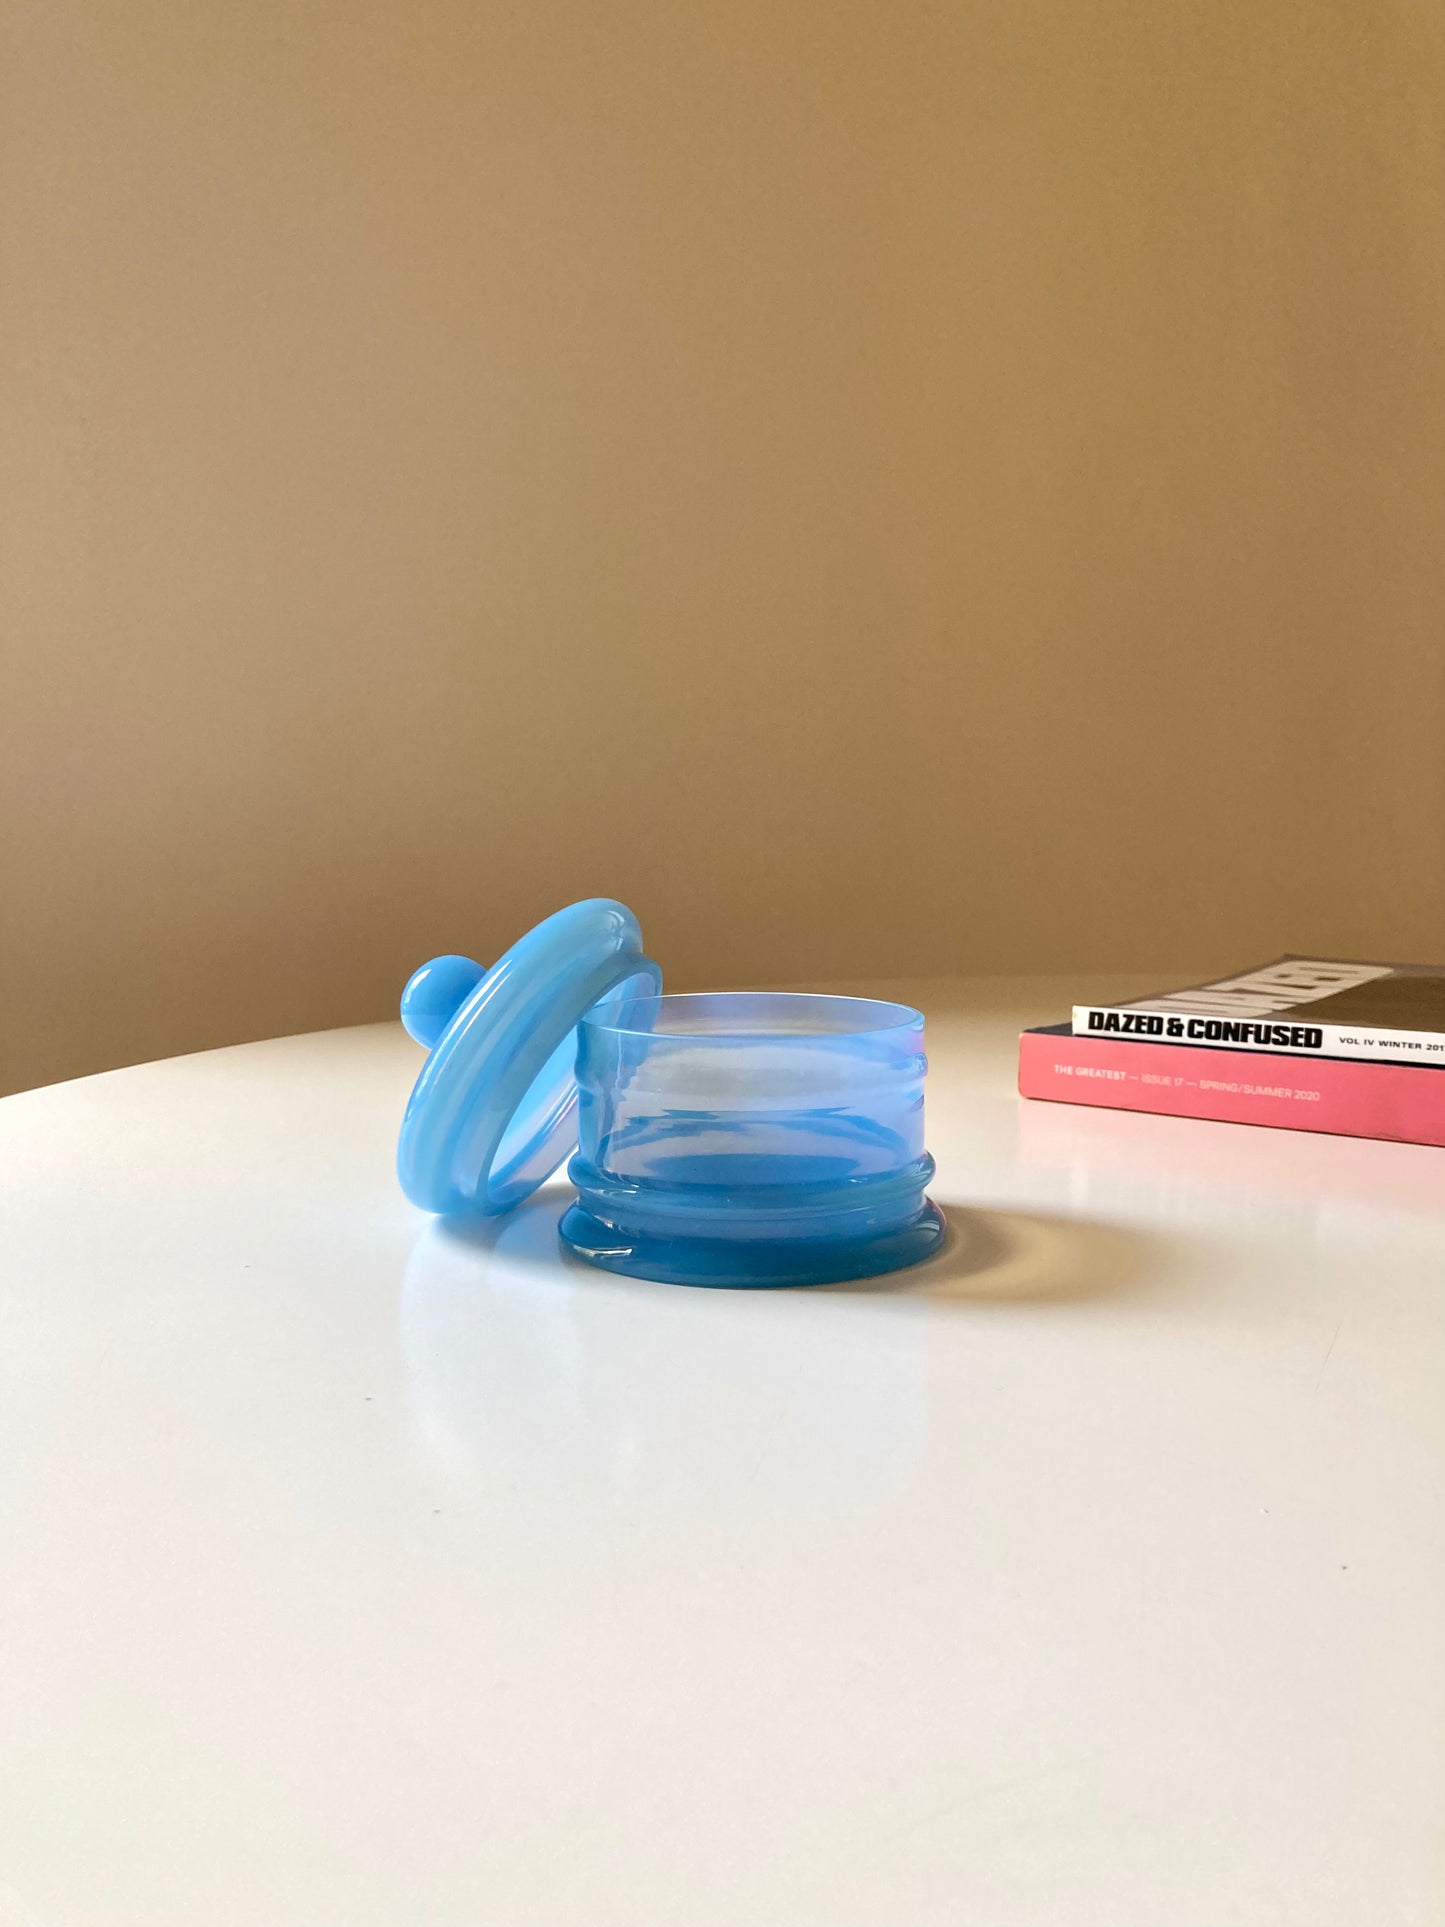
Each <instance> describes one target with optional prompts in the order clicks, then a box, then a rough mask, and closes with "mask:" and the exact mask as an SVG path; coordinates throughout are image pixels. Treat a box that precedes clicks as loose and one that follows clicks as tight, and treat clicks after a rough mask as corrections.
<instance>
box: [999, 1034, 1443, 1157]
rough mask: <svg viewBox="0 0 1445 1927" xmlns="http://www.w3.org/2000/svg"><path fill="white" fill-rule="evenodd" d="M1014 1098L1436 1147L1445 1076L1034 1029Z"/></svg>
mask: <svg viewBox="0 0 1445 1927" xmlns="http://www.w3.org/2000/svg"><path fill="white" fill-rule="evenodd" d="M1019 1091H1020V1094H1021V1095H1022V1096H1024V1097H1032V1098H1045V1099H1048V1100H1051V1101H1053V1102H1055V1103H1062V1104H1090V1105H1098V1106H1102V1107H1103V1108H1105V1109H1108V1110H1122V1111H1149V1112H1153V1113H1154V1114H1156V1115H1158V1116H1163V1117H1192V1118H1204V1119H1209V1120H1212V1121H1214V1122H1216V1123H1221V1124H1264V1125H1270V1126H1273V1127H1275V1128H1278V1129H1283V1130H1288V1131H1324V1132H1329V1133H1333V1134H1335V1135H1338V1136H1342V1137H1370V1138H1389V1139H1395V1140H1397V1141H1399V1142H1402V1143H1407V1144H1433V1145H1440V1146H1445V1074H1442V1072H1441V1071H1439V1070H1437V1069H1436V1068H1434V1067H1432V1066H1429V1065H1420V1064H1391V1063H1369V1062H1362V1061H1359V1060H1350V1059H1342V1058H1313V1059H1310V1058H1303V1057H1300V1056H1289V1055H1286V1054H1284V1053H1282V1052H1272V1051H1240V1050H1236V1051H1229V1052H1225V1051H1219V1050H1213V1049H1209V1048H1201V1047H1200V1046H1198V1045H1195V1044H1174V1043H1150V1042H1148V1041H1147V1040H1135V1039H1132V1038H1114V1037H1090V1036H1078V1035H1074V1034H1070V1033H1069V1032H1067V1031H1059V1030H1035V1031H1025V1032H1024V1033H1023V1035H1022V1037H1021V1038H1020V1039H1019Z"/></svg>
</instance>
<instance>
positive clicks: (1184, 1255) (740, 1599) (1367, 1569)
mask: <svg viewBox="0 0 1445 1927" xmlns="http://www.w3.org/2000/svg"><path fill="white" fill-rule="evenodd" d="M857 988H862V987H861V986H859V987H857ZM871 988H873V989H875V990H877V991H878V992H879V993H880V994H897V993H899V992H900V991H902V992H903V994H911V995H912V996H913V998H914V999H915V1000H917V1001H919V1002H921V1003H922V1004H923V1006H924V1008H925V1009H926V1010H927V1012H928V1015H929V1047H930V1056H931V1061H932V1066H933V1069H932V1075H931V1077H930V1080H929V1122H930V1130H929V1138H930V1143H931V1146H932V1149H933V1152H934V1154H935V1156H936V1157H937V1159H938V1182H937V1185H936V1187H935V1195H936V1196H937V1197H938V1199H939V1200H940V1202H942V1203H944V1204H945V1205H946V1206H947V1207H948V1210H949V1213H950V1217H951V1220H952V1224H953V1231H954V1236H953V1239H952V1242H951V1244H950V1247H949V1249H948V1251H947V1252H946V1254H945V1255H944V1256H943V1257H942V1258H941V1259H940V1260H938V1261H937V1262H936V1263H934V1264H933V1265H932V1266H931V1267H929V1268H927V1269H926V1270H924V1271H922V1272H918V1273H914V1274H909V1275H905V1276H902V1277H898V1278H893V1279H888V1280H884V1281H882V1282H881V1283H880V1284H879V1285H878V1286H877V1287H874V1288H857V1287H854V1288H851V1289H843V1290H838V1289H821V1290H813V1291H806V1292H775V1293H730V1292H708V1291H694V1290H687V1289H680V1288H676V1287H670V1286H663V1285H648V1284H639V1283H635V1282H629V1281H628V1280H625V1279H622V1278H617V1277H612V1276H609V1275H607V1274H605V1273H600V1272H593V1271H589V1270H586V1269H584V1268H581V1267H579V1266H576V1265H573V1264H564V1263H563V1261H562V1260H561V1258H560V1257H559V1255H558V1251H557V1246H556V1234H555V1223H556V1217H557V1213H558V1210H559V1207H560V1205H561V1203H562V1202H563V1200H564V1199H565V1197H566V1195H567V1192H566V1187H565V1185H561V1184H558V1185H554V1186H553V1187H550V1188H549V1190H548V1191H547V1193H545V1194H544V1195H543V1196H542V1197H541V1198H540V1199H539V1200H538V1201H536V1202H535V1203H534V1204H533V1205H531V1206H530V1207H527V1208H525V1209H524V1210H523V1211H522V1212H520V1213H519V1214H518V1215H517V1216H515V1217H514V1218H512V1219H510V1220H508V1221H506V1222H504V1223H503V1224H502V1225H501V1226H500V1227H498V1226H493V1227H492V1228H490V1229H486V1230H482V1231H479V1232H476V1233H474V1234H472V1235H459V1234H457V1233H454V1232H449V1231H447V1230H445V1229H444V1228H442V1227H440V1226H438V1225H434V1224H431V1223H429V1222H427V1221H426V1220H424V1219H423V1218H422V1217H420V1216H419V1215H418V1214H417V1213H416V1212H414V1211H413V1210H412V1209H411V1208H410V1207H409V1206H408V1205H407V1204H406V1203H405V1201H404V1200H403V1199H402V1197H401V1196H400V1194H399V1192H398V1190H397V1188H396V1186H395V1183H394V1181H393V1176H392V1166H391V1159H392V1146H393V1140H394V1135H395V1128H396V1123H397V1119H398V1116H399V1113H400V1109H401V1106H402V1103H403V1101H404V1099H405V1096H406V1093H407V1090H408V1088H409V1085H410V1082H411V1078H412V1076H413V1074H414V1072H415V1070H416V1067H417V1062H418V1058H417V1053H416V1050H415V1047H414V1046H413V1045H411V1044H410V1043H409V1042H408V1040H407V1039H406V1038H405V1037H404V1036H403V1035H402V1033H401V1032H400V1030H399V1029H396V1028H392V1027H389V1026H388V1027H377V1028H374V1029H366V1030H352V1031H338V1032H331V1033H326V1034H322V1035H319V1036H313V1037H301V1038H292V1039H287V1040H283V1041H279V1042H275V1043H267V1044H258V1045H251V1046H246V1047H243V1048H239V1049H235V1050H228V1051H217V1052H213V1053H209V1054H207V1055H204V1056H199V1057H192V1058H185V1059H177V1060H175V1061H172V1062H169V1063H163V1064H153V1065H147V1066H144V1067H142V1068H140V1069H136V1070H129V1071H120V1072H115V1073H112V1074H110V1075H107V1076H103V1077H97V1078H90V1079H86V1080H83V1081H81V1082H78V1083H74V1084H69V1085H62V1086H57V1087H54V1088H52V1089H48V1090H42V1091H36V1092H31V1093H27V1094H25V1095H23V1096H19V1097H14V1098H9V1099H6V1100H5V1101H4V1102H3V1103H0V1172H3V1204H0V1210H3V1226H0V1236H3V1282H0V1374H3V1400H0V1441H3V1455H0V1521H3V1533H0V1923H3V1927H102V1924H103V1927H112V1924H114V1927H121V1923H125V1927H141V1924H144V1927H232V1924H234V1927H292V1923H296V1924H297V1927H300V1924H301V1923H305V1927H332V1924H333V1923H334V1924H335V1927H372V1923H375V1924H376V1927H382V1924H383V1923H384V1924H385V1927H396V1923H398V1922H416V1923H426V1924H427V1927H452V1924H453V1923H455V1927H480V1924H482V1923H485V1927H674V1924H675V1927H743V1924H744V1923H747V1924H748V1927H1225V1923H1230V1924H1231V1927H1238V1924H1239V1923H1258V1924H1259V1927H1295V1924H1296V1923H1297V1924H1298V1927H1346V1923H1348V1924H1349V1927H1356V1924H1357V1923H1358V1924H1360V1927H1365V1923H1368V1924H1369V1927H1384V1924H1385V1923H1390V1927H1401V1924H1402V1923H1414V1922H1419V1923H1425V1924H1427V1927H1439V1923H1440V1922H1441V1921H1442V1920H1445V1535H1442V1523H1445V1499H1442V1468H1445V1399H1442V1397H1441V1389H1442V1363H1445V1210H1442V1202H1445V1183H1442V1179H1445V1154H1442V1153H1441V1152H1438V1151H1431V1150H1425V1149H1420V1148H1416V1147H1413V1146H1408V1145H1385V1144H1371V1143H1356V1142H1351V1141H1347V1140H1344V1139H1338V1138H1318V1137H1310V1136H1305V1135H1296V1134H1288V1133H1283V1132H1263V1131H1251V1130H1247V1129H1241V1128H1236V1127H1232V1126H1225V1125H1212V1124H1195V1123H1189V1122H1180V1121H1177V1120H1170V1119H1155V1118H1147V1117H1141V1116H1132V1115H1128V1114H1123V1113H1110V1112H1104V1111H1088V1110H1080V1109H1073V1108H1069V1107H1064V1106H1053V1105H1043V1104H1026V1103H1021V1102H1020V1101H1019V1100H1018V1099H1017V1098H1016V1097H1015V1095H1014V1093H1013V1066H1014V1039H1015V1035H1016V1032H1017V1030H1018V1027H1019V1025H1020V1024H1021V1023H1024V1022H1047V1021H1052V1020H1054V1019H1055V1018H1056V1017H1057V1016H1059V1015H1060V1014H1061V1013H1062V1012H1063V1011H1064V1010H1065V1009H1066V1007H1067V1003H1068V1001H1069V999H1070V998H1071V997H1072V995H1073V994H1074V993H1075V992H1076V991H1079V989H1080V986H1079V983H1078V981H1077V980H1072V981H1071V982H1070V983H1068V984H1063V983H1058V984H1049V983H1046V982H1042V981H1039V980H1033V981H1031V982H1019V983H1015V984H1013V985H1006V984H1000V983H974V984H967V983H931V984H921V985H919V984H915V985H905V986H899V985H878V986H872V987H871ZM1137 988H1138V984H1137V982H1129V981H1126V980H1123V979H1118V980H1108V981H1103V980H1099V981H1096V982H1095V983H1094V984H1093V985H1091V986H1086V987H1085V992H1084V994H1088V995H1097V996H1105V995H1109V994H1120V995H1122V994H1126V993H1129V992H1132V991H1135V990H1137Z"/></svg>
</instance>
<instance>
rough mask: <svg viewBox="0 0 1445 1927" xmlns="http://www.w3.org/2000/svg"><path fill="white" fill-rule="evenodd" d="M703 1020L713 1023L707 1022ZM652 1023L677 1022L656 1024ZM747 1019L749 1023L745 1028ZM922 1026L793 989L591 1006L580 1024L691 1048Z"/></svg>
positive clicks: (887, 1011)
mask: <svg viewBox="0 0 1445 1927" xmlns="http://www.w3.org/2000/svg"><path fill="white" fill-rule="evenodd" d="M710 1015H715V1016H716V1019H717V1021H715V1022H708V1021H707V1018H708V1017H709V1016H710ZM660 1016H665V1017H668V1018H673V1019H676V1020H677V1022H676V1023H675V1024H673V1023H664V1024H659V1022H658V1021H657V1020H658V1018H659V1017H660ZM749 1017H750V1018H751V1020H752V1021H746V1020H747V1019H748V1018H749ZM765 1018H771V1019H772V1021H764V1019H765ZM789 1019H791V1020H792V1021H789ZM809 1019H811V1021H809ZM922 1022H923V1013H922V1012H921V1011H919V1010H915V1009H914V1008H913V1007H912V1005H910V1004H896V1003H890V1002H887V1001H886V1000H884V999H881V998H877V997H844V996H837V995H830V994H827V993H824V992H813V991H799V990H702V991H683V992H674V993H672V994H670V995H664V996H657V997H630V998H628V999H627V1000H626V1001H625V1002H624V1001H619V1002H614V1003H606V1002H604V1003H600V1004H596V1005H594V1006H593V1008H592V1009H591V1010H589V1011H588V1012H587V1014H586V1015H585V1016H584V1017H583V1018H582V1020H581V1025H582V1027H583V1028H585V1029H587V1030H591V1031H604V1032H606V1031H610V1032H612V1033H614V1034H615V1035H618V1036H624V1037H654V1038H657V1039H659V1040H666V1041H669V1042H670V1041H674V1040H675V1041H677V1042H678V1043H686V1044H688V1045H696V1044H737V1043H761V1042H777V1041H779V1040H780V1039H791V1040H795V1041H796V1040H803V1041H808V1040H811V1039H814V1038H817V1039H825V1038H826V1039H838V1038H845V1037H866V1036H879V1035H882V1034H885V1033H887V1032H889V1031H898V1030H910V1029H913V1028H915V1027H916V1026H918V1025H920V1024H922Z"/></svg>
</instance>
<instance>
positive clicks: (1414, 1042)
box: [1073, 1004, 1445, 1068]
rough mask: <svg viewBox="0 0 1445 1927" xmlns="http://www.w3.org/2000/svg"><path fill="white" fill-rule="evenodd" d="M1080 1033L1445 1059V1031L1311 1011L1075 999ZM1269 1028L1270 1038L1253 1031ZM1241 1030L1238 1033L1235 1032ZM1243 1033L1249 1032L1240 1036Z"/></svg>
mask: <svg viewBox="0 0 1445 1927" xmlns="http://www.w3.org/2000/svg"><path fill="white" fill-rule="evenodd" d="M1073 1028H1074V1033H1075V1035H1076V1036H1080V1037H1089V1038H1091V1039H1093V1040H1095V1041H1105V1040H1107V1041H1113V1040H1114V1039H1115V1038H1117V1039H1118V1040H1119V1041H1120V1042H1122V1043H1127V1044H1129V1045H1131V1046H1132V1045H1133V1044H1136V1043H1150V1042H1154V1043H1160V1044H1163V1043H1171V1042H1172V1043H1179V1044H1182V1045H1185V1046H1193V1045H1199V1044H1207V1045H1208V1046H1209V1047H1210V1048H1211V1049H1214V1050H1233V1051H1245V1052H1251V1053H1253V1054H1255V1055H1260V1054H1263V1055H1266V1056H1270V1057H1274V1056H1277V1055H1278V1056H1286V1055H1287V1056H1290V1057H1302V1058H1313V1059H1326V1058H1341V1057H1345V1058H1351V1059H1354V1060H1355V1061H1357V1062H1360V1063H1370V1064H1398V1065H1404V1066H1407V1067H1412V1068H1413V1067H1415V1066H1419V1065H1441V1064H1445V1032H1440V1031H1431V1030H1386V1029H1383V1028H1381V1027H1379V1026H1370V1025H1354V1026H1349V1025H1339V1024H1312V1023H1311V1022H1310V1021H1309V1017H1308V1014H1307V1013H1304V1012H1301V1011H1299V1010H1295V1011H1293V1012H1291V1013H1289V1014H1288V1015H1282V1014H1280V1013H1279V1012H1276V1013H1274V1014H1273V1015H1272V1016H1264V1017H1251V1018H1220V1017H1217V1016H1211V1015H1208V1014H1207V1013H1205V1012H1203V1011H1199V1012H1189V1011H1180V1010H1158V1009H1152V1008H1150V1007H1149V1006H1148V1005H1145V1004H1133V1005H1131V1004H1075V1005H1074V1010H1073ZM1258 1029H1267V1030H1268V1032H1269V1033H1270V1041H1269V1044H1268V1046H1267V1048H1265V1049H1264V1050H1263V1052H1261V1042H1260V1040H1258V1039H1257V1038H1256V1037H1253V1036H1250V1035H1249V1034H1248V1033H1249V1032H1251V1031H1253V1030H1258ZM1231 1033H1235V1034H1231ZM1239 1033H1245V1034H1243V1035H1240V1034H1239Z"/></svg>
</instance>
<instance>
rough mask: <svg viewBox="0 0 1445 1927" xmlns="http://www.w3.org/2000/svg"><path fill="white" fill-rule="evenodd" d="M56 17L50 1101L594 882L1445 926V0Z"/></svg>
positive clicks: (42, 929) (46, 1002)
mask: <svg viewBox="0 0 1445 1927" xmlns="http://www.w3.org/2000/svg"><path fill="white" fill-rule="evenodd" d="M6 20H7V25H6V40H7V44H6V50H5V53H4V58H3V70H4V90H5V92H4V101H3V141H4V154H3V166H0V262H3V292H0V301H3V308H4V313H3V317H0V319H3V334H4V364H3V366H4V384H5V388H4V435H3V449H0V464H3V481H0V490H3V493H0V508H3V518H4V531H5V533H4V540H5V559H4V570H3V608H0V622H3V629H0V636H3V650H4V679H3V690H4V694H3V710H0V753H3V781H4V784H5V786H6V801H5V814H4V820H3V850H0V916H3V929H0V1011H3V1013H4V1016H3V1019H0V1025H3V1031H0V1035H3V1054H4V1063H3V1067H0V1079H3V1082H4V1084H6V1085H9V1086H17V1085H22V1084H25V1083H27V1082H34V1081H38V1080H42V1079H47V1078H52V1077H59V1076H64V1075H69V1074H74V1073H76V1072H80V1071H84V1070H88V1069H93V1068H96V1067H100V1066H103V1065H108V1064H112V1063H116V1062H119V1061H124V1060H127V1059H133V1058H137V1057H142V1056H147V1055H156V1054H161V1053H165V1052H169V1051H173V1050H181V1049H188V1048H195V1047H198V1046H202V1045H206V1044H210V1043H215V1042H222V1041H228V1040H234V1039H241V1038H245V1037H251V1036H255V1035H258V1034H263V1033H268V1032H275V1031H282V1030H287V1029H298V1028H303V1027H309V1026H313V1025H323V1024H330V1023H345V1022H350V1021H358V1020H363V1019H367V1018H371V1017H376V1016H380V1015H384V1014H387V1013H388V1012H389V1011H390V1010H391V1009H393V1008H394V997H395V993H396V990H397V987H398V984H399V982H400V980H401V979H402V978H404V976H405V975H406V972H407V970H408V969H409V967H410V966H411V965H412V964H413V963H415V962H416V961H417V960H419V959H420V958H421V957H422V956H423V955H425V954H428V953H429V952H431V951H433V950H438V949H452V948H458V949H469V950H472V951H474V952H476V953H479V954H481V955H483V956H486V955H488V954H490V953H493V952H495V951H496V950H497V949H499V948H500V947H502V946H503V945H504V944H505V943H506V942H507V941H508V940H509V939H510V938H511V937H512V936H513V935H514V934H516V933H517V932H518V931H519V930H520V929H521V928H523V927H524V926H525V925H526V924H527V923H528V922H530V921H531V920H532V919H534V918H535V917H536V916H538V915H539V914H541V913H543V912H544V911H546V910H548V909H551V908H553V907H555V906H556V905H558V904H561V903H563V902H565V901H567V900H569V899H570V898H572V897H575V896H579V895H590V894H595V893H609V894H615V895H619V896H621V897H624V898H625V899H627V900H628V901H629V902H631V903H632V904H633V905H634V906H635V907H636V908H637V910H638V911H639V913H640V914H641V916H642V918H643V923H644V926H645V928H646V930H647V933H648V936H649V939H650V942H651V947H652V948H653V949H654V951H655V952H656V954H657V955H658V956H659V957H660V958H661V959H662V960H663V962H664V964H665V965H666V966H667V967H668V970H669V973H670V975H671V977H672V979H673V981H674V982H675V983H676V984H678V985H679V986H685V985H697V984H699V983H701V982H704V981H707V980H711V981H714V982H719V983H722V982H741V981H749V980H752V981H757V980H766V979H773V980H782V981H786V980H788V979H795V980H796V979H801V978H820V977H830V976H831V977H838V976H843V975H860V974H865V973H871V972H884V971H888V972H900V971H946V970H964V971H1003V970H1010V969H1018V968H1031V969H1046V968H1069V967H1079V968H1086V967H1088V968H1094V967H1106V966H1115V965H1128V966H1131V967H1132V966H1135V965H1137V966H1139V967H1140V968H1144V967H1146V966H1147V967H1150V968H1152V967H1154V966H1156V965H1157V966H1159V967H1160V968H1166V967H1172V966H1175V965H1178V964H1181V963H1185V962H1188V963H1190V964H1194V963H1199V964H1212V963H1216V962H1217V963H1220V964H1229V963H1232V962H1243V961H1248V960H1250V959H1253V958H1256V957H1258V956H1260V955H1261V954H1265V953H1270V952H1273V951H1274V950H1276V949H1279V948H1287V947H1292V948H1305V947H1312V946H1320V947H1322V948H1325V949H1328V950H1338V951H1341V952H1345V953H1355V954H1360V953H1371V954H1373V953H1376V952H1384V953H1387V954H1390V955H1402V956H1427V955H1431V954H1433V955H1436V956H1439V955H1441V954H1442V953H1445V680H1442V664H1445V644H1442V639H1441V637H1442V614H1445V583H1442V551H1445V536H1442V529H1445V453H1442V450H1445V432H1442V431H1445V208H1442V203H1441V181H1442V158H1445V145H1442V113H1441V105H1440V93H1441V89H1440V75H1441V72H1442V58H1445V14H1442V10H1441V9H1440V8H1439V7H1437V6H1428V5H1425V4H1418V3H1417V4H1411V0H1349V3H1348V4H1345V3H1344V0H1338V3H1336V4H1329V3H1327V0H1290V3H1289V4H1285V3H1284V0H1094V3H1093V4H1085V0H1049V4H1029V0H951V4H948V5H936V4H924V0H874V4H872V5H867V6H863V5H850V4H846V3H845V4H837V0H831V3H830V4H824V3H823V0H654V3H653V4H650V5H649V4H644V0H617V3H616V4H614V5H610V6H606V7H603V6H598V5H586V6H584V5H580V4H572V3H570V0H525V4H513V3H512V0H508V4H506V5H502V4H498V3H497V0H409V3H408V4H398V0H385V4H376V3H375V0H322V3H321V4H309V5H308V4H303V3H302V0H297V4H294V5H275V4H271V3H270V0H267V3H266V4H261V0H170V3H169V4H145V3H144V0H112V4H109V5H106V4H101V0H45V3H44V4H40V3H39V0H30V3H28V4H26V3H25V0H20V3H19V4H12V5H11V6H10V9H9V12H8V15H7V16H6Z"/></svg>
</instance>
